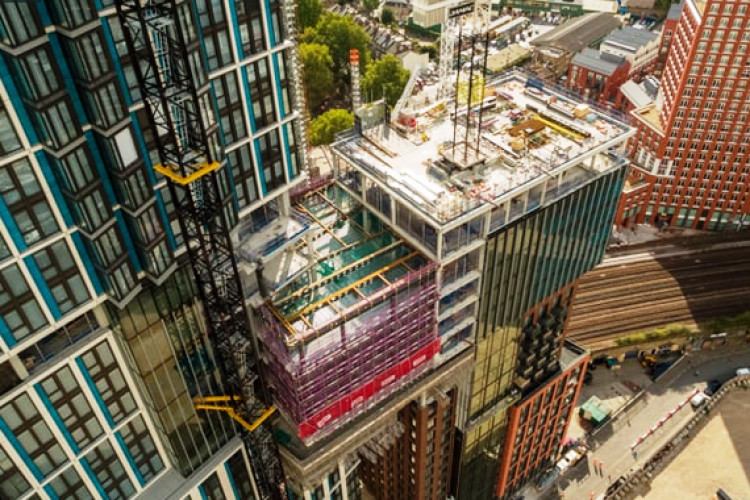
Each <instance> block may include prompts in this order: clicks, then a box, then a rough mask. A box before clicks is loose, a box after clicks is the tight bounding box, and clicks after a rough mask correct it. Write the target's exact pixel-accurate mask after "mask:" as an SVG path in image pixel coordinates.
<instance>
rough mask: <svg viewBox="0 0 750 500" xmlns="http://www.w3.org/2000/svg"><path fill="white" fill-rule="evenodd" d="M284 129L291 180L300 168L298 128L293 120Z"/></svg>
mask: <svg viewBox="0 0 750 500" xmlns="http://www.w3.org/2000/svg"><path fill="white" fill-rule="evenodd" d="M284 127H285V132H286V139H287V144H288V146H289V147H288V148H287V150H288V151H289V158H290V159H291V162H292V165H291V167H292V178H294V177H297V176H298V175H299V169H300V167H301V166H302V152H301V151H300V148H299V146H298V145H297V136H298V134H299V126H298V125H297V121H296V120H295V121H293V122H290V123H287V124H286V125H285V126H284Z"/></svg>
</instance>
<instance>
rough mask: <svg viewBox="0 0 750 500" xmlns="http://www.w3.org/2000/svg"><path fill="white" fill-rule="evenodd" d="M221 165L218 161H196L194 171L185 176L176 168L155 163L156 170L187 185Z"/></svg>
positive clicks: (178, 182)
mask: <svg viewBox="0 0 750 500" xmlns="http://www.w3.org/2000/svg"><path fill="white" fill-rule="evenodd" d="M220 166H221V164H220V163H219V162H216V161H213V162H210V163H207V162H204V163H196V164H195V165H194V167H193V168H192V170H193V172H192V173H191V174H190V175H187V176H183V175H182V174H181V173H180V172H179V171H178V170H177V169H176V168H172V167H169V166H164V165H162V164H161V163H159V164H157V165H154V170H156V171H157V172H159V173H160V174H161V175H163V176H165V177H168V178H169V179H171V180H173V181H174V182H176V183H177V184H180V185H182V186H187V185H188V184H191V183H193V182H195V181H197V180H198V179H200V178H201V177H203V176H205V175H207V174H210V173H211V172H213V171H214V170H217V169H218V168H219V167H220Z"/></svg>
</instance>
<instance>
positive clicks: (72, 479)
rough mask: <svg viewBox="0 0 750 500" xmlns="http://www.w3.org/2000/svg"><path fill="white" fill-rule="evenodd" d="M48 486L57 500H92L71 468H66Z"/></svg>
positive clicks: (76, 473)
mask: <svg viewBox="0 0 750 500" xmlns="http://www.w3.org/2000/svg"><path fill="white" fill-rule="evenodd" d="M49 485H50V487H51V488H52V491H54V492H55V494H56V495H57V496H58V497H59V498H75V499H76V500H89V499H92V498H94V497H93V496H91V493H90V492H89V490H88V488H86V485H84V484H83V481H81V477H80V476H79V475H78V472H76V470H75V468H73V467H68V468H67V469H66V470H64V471H63V472H62V473H61V474H60V475H59V476H57V477H56V478H55V479H53V480H52V481H50V483H49Z"/></svg>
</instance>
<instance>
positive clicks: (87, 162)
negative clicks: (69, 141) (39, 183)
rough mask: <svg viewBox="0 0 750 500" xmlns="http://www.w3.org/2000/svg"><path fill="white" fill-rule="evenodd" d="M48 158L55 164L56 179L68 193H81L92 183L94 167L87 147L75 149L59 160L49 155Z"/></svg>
mask: <svg viewBox="0 0 750 500" xmlns="http://www.w3.org/2000/svg"><path fill="white" fill-rule="evenodd" d="M48 158H49V159H52V161H54V162H55V164H56V166H57V168H56V169H55V170H56V172H57V173H58V176H57V178H58V180H59V181H60V183H61V184H62V186H63V188H65V189H67V190H68V191H69V192H71V193H75V192H76V191H81V190H83V189H85V188H87V187H88V186H90V185H91V184H92V183H93V182H94V179H95V177H94V167H93V162H92V160H91V155H90V153H89V150H88V148H87V146H85V145H83V146H79V147H77V148H76V149H74V150H73V151H72V152H71V153H69V154H68V155H66V156H64V157H63V158H62V159H61V160H58V159H55V158H54V157H52V156H51V155H49V156H48Z"/></svg>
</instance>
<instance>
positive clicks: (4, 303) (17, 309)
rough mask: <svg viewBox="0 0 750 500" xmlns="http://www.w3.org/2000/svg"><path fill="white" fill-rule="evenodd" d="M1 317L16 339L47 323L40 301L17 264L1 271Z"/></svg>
mask: <svg viewBox="0 0 750 500" xmlns="http://www.w3.org/2000/svg"><path fill="white" fill-rule="evenodd" d="M0 317H1V318H2V319H3V320H4V321H5V324H6V325H7V327H8V328H9V329H10V331H11V334H12V335H13V337H15V339H16V340H21V339H22V338H24V337H26V336H27V335H29V334H31V333H34V332H35V331H37V330H39V329H40V328H42V327H43V326H45V325H46V324H47V320H46V318H45V317H44V314H42V309H41V308H40V307H39V303H38V302H37V300H36V299H35V298H34V295H33V294H32V293H31V290H30V289H29V287H28V285H27V282H26V279H25V278H24V277H23V275H22V274H21V271H20V270H19V269H18V266H16V265H11V266H9V267H6V268H5V269H3V270H1V271H0Z"/></svg>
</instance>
